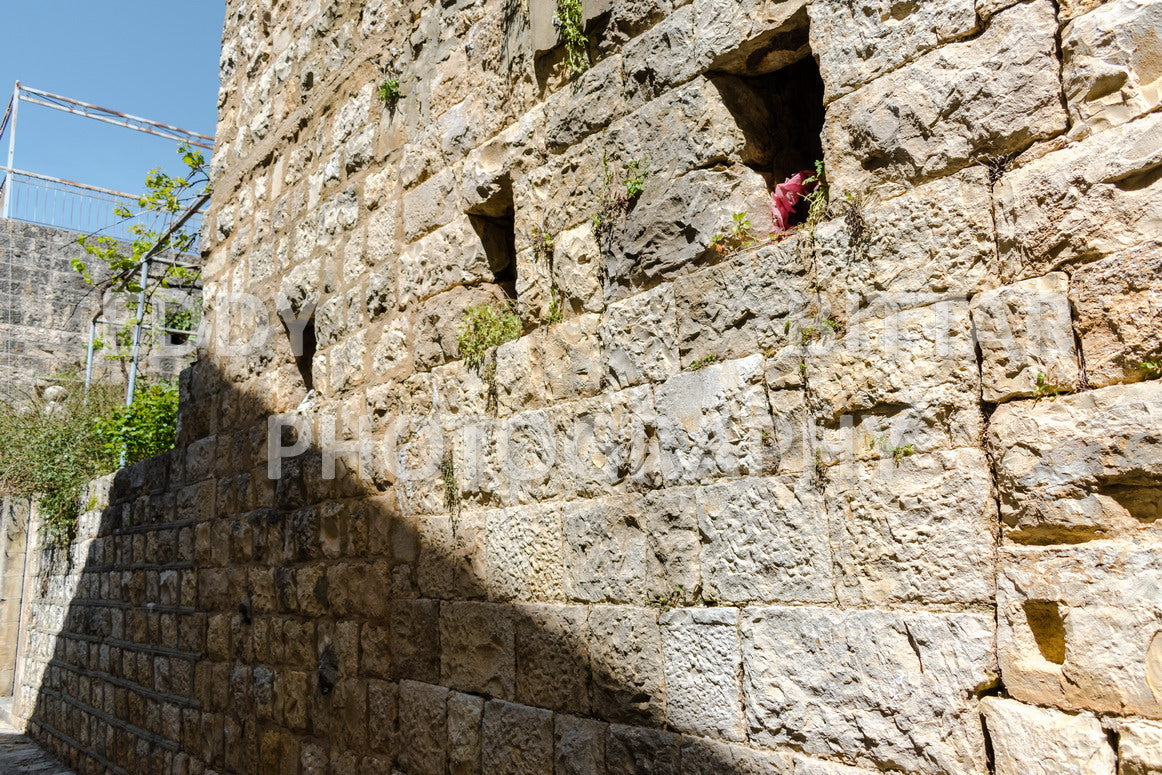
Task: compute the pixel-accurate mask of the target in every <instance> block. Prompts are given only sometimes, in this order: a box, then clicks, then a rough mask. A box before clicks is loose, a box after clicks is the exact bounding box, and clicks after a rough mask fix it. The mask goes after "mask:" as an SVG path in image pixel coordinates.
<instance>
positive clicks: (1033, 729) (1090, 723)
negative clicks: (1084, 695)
mask: <svg viewBox="0 0 1162 775" xmlns="http://www.w3.org/2000/svg"><path fill="white" fill-rule="evenodd" d="M981 707H982V709H983V710H984V718H985V724H986V725H987V726H988V732H989V739H990V740H992V744H993V758H994V761H995V762H996V770H995V771H996V775H1060V774H1061V773H1075V774H1076V775H1114V770H1115V768H1116V765H1117V759H1116V757H1115V756H1114V751H1113V749H1112V748H1111V747H1110V741H1109V738H1107V737H1106V734H1105V731H1104V730H1103V729H1102V728H1101V724H1100V723H1098V720H1097V719H1096V718H1094V717H1093V716H1092V715H1090V714H1088V713H1082V714H1069V713H1062V712H1061V711H1057V710H1048V709H1045V708H1036V707H1033V706H1032V705H1023V704H1021V703H1019V702H1016V701H1014V700H1006V699H1002V698H1000V697H985V698H984V699H983V700H982V701H981Z"/></svg>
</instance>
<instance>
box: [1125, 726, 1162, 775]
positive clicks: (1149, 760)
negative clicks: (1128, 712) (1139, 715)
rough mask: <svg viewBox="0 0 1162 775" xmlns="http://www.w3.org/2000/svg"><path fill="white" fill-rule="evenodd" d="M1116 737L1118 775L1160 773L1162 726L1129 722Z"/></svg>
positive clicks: (1161, 771) (1161, 767)
mask: <svg viewBox="0 0 1162 775" xmlns="http://www.w3.org/2000/svg"><path fill="white" fill-rule="evenodd" d="M1119 732H1120V734H1119V735H1118V775H1158V773H1162V724H1157V723H1152V722H1149V721H1129V722H1127V723H1125V724H1123V725H1122V727H1121V729H1120V730H1119Z"/></svg>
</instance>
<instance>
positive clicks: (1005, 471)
mask: <svg viewBox="0 0 1162 775" xmlns="http://www.w3.org/2000/svg"><path fill="white" fill-rule="evenodd" d="M1160 428H1162V383H1159V382H1157V381H1152V382H1140V383H1137V384H1135V385H1126V386H1121V385H1115V386H1113V387H1108V388H1102V389H1100V390H1093V391H1089V392H1087V393H1081V394H1078V395H1073V396H1065V397H1061V398H1057V399H1054V400H1051V401H1039V402H1036V403H1029V402H1021V403H1019V404H1005V405H1003V406H1001V407H1000V408H999V409H998V410H997V411H996V413H995V414H994V415H993V417H992V422H991V423H990V425H989V430H990V438H989V445H990V447H991V449H992V454H993V458H994V464H995V466H996V481H997V488H998V491H999V495H1000V506H1001V518H1002V520H1003V521H1004V523H1005V525H1006V526H1007V528H1008V529H1009V530H1008V535H1009V537H1010V538H1012V539H1014V540H1017V541H1020V542H1022V543H1036V544H1047V543H1075V542H1077V541H1084V540H1088V539H1091V538H1096V537H1100V536H1102V535H1105V534H1112V533H1117V532H1122V531H1129V532H1135V531H1137V530H1138V529H1139V526H1140V525H1148V524H1150V523H1152V522H1153V521H1154V520H1156V519H1157V518H1158V517H1159V516H1160V514H1162V512H1160V507H1159V502H1160V501H1159V493H1160V492H1162V489H1160V486H1159V477H1160V476H1162V446H1160V445H1159V429H1160Z"/></svg>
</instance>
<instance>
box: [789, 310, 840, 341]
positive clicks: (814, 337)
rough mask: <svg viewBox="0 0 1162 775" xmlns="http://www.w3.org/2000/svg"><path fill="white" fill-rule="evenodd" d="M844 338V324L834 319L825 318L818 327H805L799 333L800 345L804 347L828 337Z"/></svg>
mask: <svg viewBox="0 0 1162 775" xmlns="http://www.w3.org/2000/svg"><path fill="white" fill-rule="evenodd" d="M829 334H830V335H834V336H842V335H843V323H842V322H840V321H839V320H837V319H836V318H833V317H828V318H823V319H822V320H820V321H819V323H818V324H817V325H810V326H805V327H804V328H803V330H802V331H800V332H799V343H800V344H802V345H807V344H810V343H811V342H815V341H818V340H820V339H822V338H823V337H824V336H827V335H829Z"/></svg>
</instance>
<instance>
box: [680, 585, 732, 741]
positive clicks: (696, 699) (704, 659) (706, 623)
mask: <svg viewBox="0 0 1162 775" xmlns="http://www.w3.org/2000/svg"><path fill="white" fill-rule="evenodd" d="M659 624H660V626H661V632H662V653H663V658H664V661H665V676H666V719H667V721H668V723H669V724H670V726H671V727H672V728H674V729H676V730H678V731H680V732H686V733H690V734H695V735H701V736H704V737H712V738H717V739H721V740H744V739H745V738H746V726H745V724H744V723H743V717H742V698H741V696H740V695H741V684H740V681H739V676H740V675H741V674H742V654H741V651H740V647H739V640H738V611H737V610H736V609H732V608H710V609H705V608H679V609H676V610H673V611H669V612H667V613H664V614H662V616H661V617H660V618H659Z"/></svg>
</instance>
